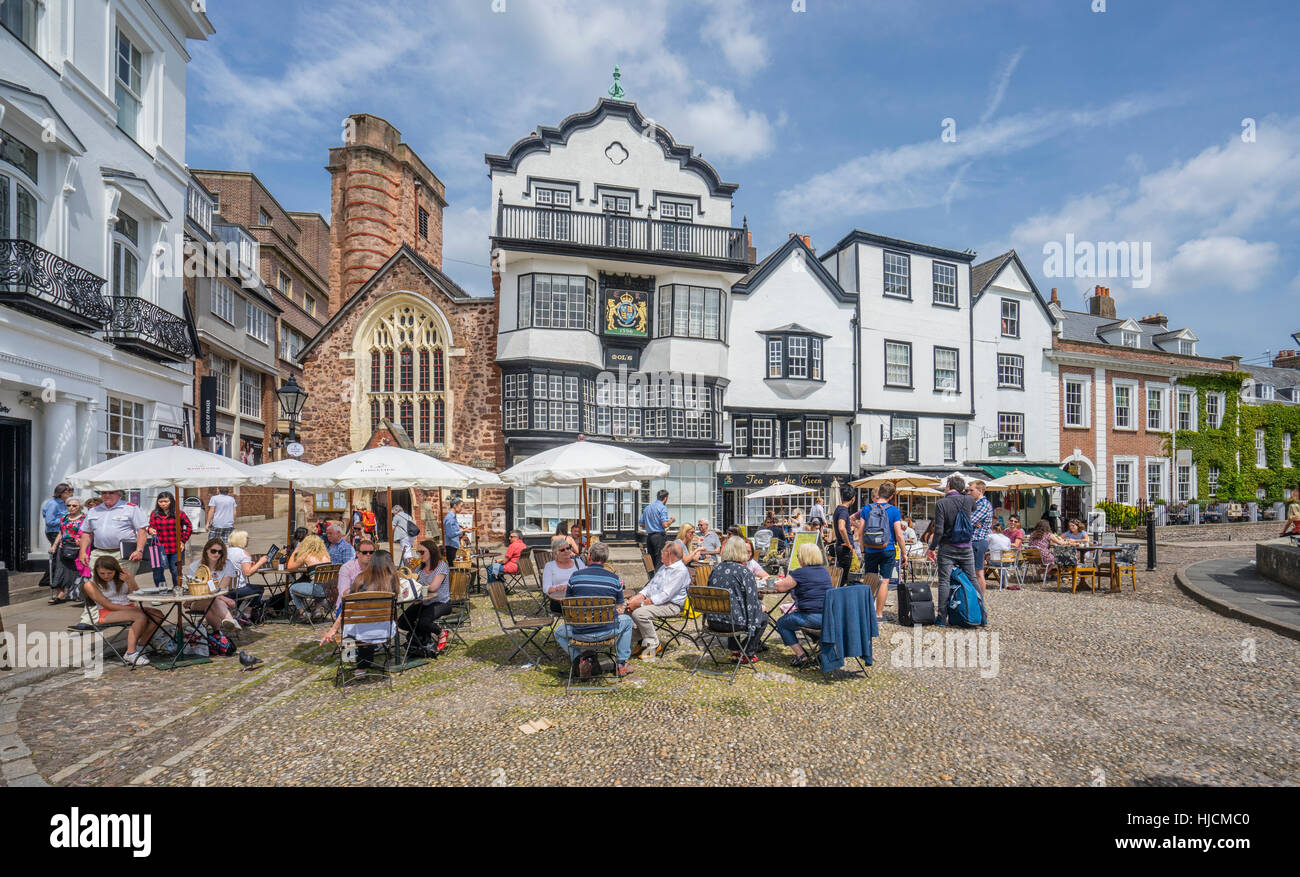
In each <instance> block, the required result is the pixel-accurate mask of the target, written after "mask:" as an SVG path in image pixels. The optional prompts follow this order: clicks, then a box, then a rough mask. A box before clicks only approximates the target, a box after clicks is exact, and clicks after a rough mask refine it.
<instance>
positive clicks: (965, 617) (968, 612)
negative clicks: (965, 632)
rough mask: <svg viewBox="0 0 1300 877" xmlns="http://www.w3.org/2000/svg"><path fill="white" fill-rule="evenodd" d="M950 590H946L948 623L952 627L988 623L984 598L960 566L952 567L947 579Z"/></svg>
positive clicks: (980, 625)
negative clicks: (949, 576) (950, 575)
mask: <svg viewBox="0 0 1300 877" xmlns="http://www.w3.org/2000/svg"><path fill="white" fill-rule="evenodd" d="M949 581H950V582H951V586H952V590H950V591H949V592H948V623H949V624H950V625H952V626H953V627H983V626H984V625H986V624H988V613H986V612H985V611H984V599H983V598H982V597H980V592H979V588H977V587H975V583H974V582H972V581H971V580H970V579H969V578H968V577H967V575H966V573H965V571H964V570H962V569H961V568H959V567H958V568H954V569H953V571H952V577H951V578H950V579H949Z"/></svg>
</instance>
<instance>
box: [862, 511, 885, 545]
mask: <svg viewBox="0 0 1300 877" xmlns="http://www.w3.org/2000/svg"><path fill="white" fill-rule="evenodd" d="M890 529H891V527H890V526H889V505H888V504H886V503H883V502H873V503H872V504H871V511H869V512H867V522H866V526H865V527H863V530H862V545H863V547H865V548H869V549H872V550H875V551H884V550H885V547H886V546H888V545H889V542H890V535H891V534H890V532H889V531H890Z"/></svg>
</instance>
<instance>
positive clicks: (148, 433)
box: [0, 0, 213, 564]
mask: <svg viewBox="0 0 1300 877" xmlns="http://www.w3.org/2000/svg"><path fill="white" fill-rule="evenodd" d="M27 10H34V11H35V16H34V18H27V17H24V18H23V19H22V20H21V23H20V25H19V30H20V31H21V32H20V33H14V32H10V31H9V30H7V29H4V28H0V80H4V81H3V82H0V129H2V130H3V131H4V136H5V137H6V139H7V140H12V141H14V144H20V145H21V146H18V145H11V146H9V147H7V149H6V153H7V154H8V155H15V154H19V155H23V156H26V157H28V158H27V160H25V161H23V163H22V164H23V166H22V167H20V166H18V165H17V164H16V163H15V162H13V161H0V185H4V186H6V187H7V188H8V190H9V191H8V194H9V198H8V202H9V204H10V205H11V210H12V208H13V205H14V204H15V202H16V200H17V198H18V195H19V193H20V192H21V193H22V198H23V199H24V203H25V204H30V203H31V200H28V199H32V200H34V211H33V210H31V209H29V210H28V212H27V213H26V214H25V215H24V216H22V217H18V216H16V215H15V214H14V213H12V212H11V213H10V215H9V216H7V217H6V220H5V222H3V223H0V238H5V239H10V240H16V239H22V240H25V241H30V242H31V243H33V244H35V245H36V246H38V247H40V248H42V249H43V250H45V251H48V253H49V254H52V256H53V257H57V259H61V260H64V261H66V262H68V263H72V264H73V265H75V266H76V267H78V268H80V269H83V270H84V271H87V272H90V273H91V274H94V275H97V276H98V277H99V278H103V279H104V280H105V281H106V283H105V285H104V287H103V289H102V294H103V295H104V296H112V295H115V294H116V295H120V296H133V297H137V298H139V299H143V300H144V301H145V302H148V303H152V305H156V306H158V307H159V308H161V309H162V311H165V312H166V313H167V314H169V315H173V316H174V317H175V318H177V319H181V320H182V321H183V318H182V317H181V315H182V313H183V289H182V281H181V278H180V277H176V276H166V274H165V273H164V272H162V271H158V270H154V269H153V258H152V257H153V254H154V253H155V252H157V251H158V249H159V248H160V247H161V248H162V249H163V252H164V254H165V255H166V256H167V257H168V263H169V264H170V255H171V253H172V250H173V248H174V247H178V246H180V242H181V240H182V236H183V230H184V222H185V209H186V189H187V185H188V181H189V175H188V172H187V170H186V168H185V136H186V131H185V75H186V64H187V63H188V61H189V55H188V53H187V51H186V45H185V44H186V41H187V40H189V39H206V37H207V35H208V34H211V33H212V32H213V29H212V25H211V24H210V23H209V22H208V20H207V18H206V16H205V15H204V14H203V12H202V11H196V7H195V6H194V5H192V4H190V3H189V2H182V0H107V2H97V3H86V2H81V0H76V2H74V0H40V2H37V3H35V4H34V5H31V6H27V7H25V9H24V16H25V15H26V11H27ZM119 54H121V55H122V57H123V58H124V59H125V60H124V61H123V64H122V65H121V66H119V64H118V60H119ZM119 73H121V74H122V75H123V76H124V77H125V79H126V90H123V89H121V88H119V82H118V74H119ZM128 129H134V132H133V134H130V133H127V130H128ZM33 170H34V173H32V171H33ZM131 238H134V240H131ZM23 246H26V245H25V244H24V245H23ZM10 252H17V251H16V250H11V251H10ZM124 254H126V255H124ZM10 258H12V256H11V257H10ZM41 258H42V259H44V258H47V257H44V256H42V257H41ZM126 261H132V262H134V266H135V270H134V272H132V271H131V270H130V269H128V268H124V267H123V266H124V265H125V264H126ZM4 288H7V289H9V290H10V291H11V292H12V291H13V290H14V289H16V288H17V287H4ZM164 319H170V318H167V317H164ZM106 338H107V336H106V334H105V332H104V331H97V332H93V333H92V332H89V331H77V330H75V329H72V328H67V327H66V326H64V325H60V324H59V323H57V322H54V321H51V320H47V319H44V318H42V317H40V316H36V315H33V314H30V313H28V312H25V311H22V310H18V309H15V308H12V307H5V306H0V405H2V406H3V408H4V409H7V410H0V421H3V422H4V423H5V424H7V426H6V427H5V429H6V430H7V431H6V433H5V441H10V440H14V439H13V437H14V435H15V434H16V432H21V433H23V434H25V435H26V436H28V437H29V440H30V448H31V469H30V485H29V489H28V490H27V491H25V493H26V495H25V496H7V497H3V498H0V499H2V500H3V501H4V502H6V503H7V504H8V505H7V507H8V508H10V509H11V510H12V509H21V510H22V512H21V515H22V518H23V521H24V525H23V527H22V529H23V530H24V531H25V532H24V533H23V534H22V538H21V539H19V540H18V541H21V542H25V543H26V551H25V552H23V551H17V550H15V549H14V546H7V548H6V550H7V552H8V553H9V558H8V562H9V563H11V564H14V563H15V562H21V560H22V559H23V558H22V557H19V556H17V555H18V554H24V555H26V556H27V557H29V558H30V559H32V560H40V559H42V558H44V557H46V556H47V555H46V553H45V549H44V546H45V537H44V526H43V524H42V523H41V521H40V517H39V510H40V506H41V503H43V502H44V500H45V499H46V498H48V497H49V495H50V491H51V489H52V488H53V486H54V485H55V484H56V483H57V482H58V481H60V480H61V479H62V478H63V477H64V476H66V475H67V474H69V473H71V472H73V471H75V470H76V469H78V468H82V467H84V466H87V465H90V464H92V463H95V462H97V461H99V460H102V459H104V458H105V457H106V456H107V455H108V454H109V453H110V450H111V447H119V446H123V443H125V446H127V447H140V448H148V447H155V446H158V445H160V444H165V443H167V442H168V441H170V439H166V438H160V432H159V428H160V427H165V428H169V431H170V429H174V428H179V429H183V427H184V424H185V419H186V418H185V406H186V405H187V404H191V403H192V394H193V391H192V386H193V368H192V365H191V364H190V363H189V362H172V363H168V362H159V361H155V360H153V359H150V358H146V357H145V356H141V355H138V354H136V353H132V352H128V350H127V349H125V348H124V346H123V345H122V344H120V343H117V344H115V343H112V342H110V341H109V340H105V339H106ZM137 406H138V407H137ZM124 410H125V411H127V412H128V415H129V416H128V417H127V419H126V420H123V419H122V417H121V412H122V411H124ZM112 412H116V413H112ZM124 429H125V430H126V432H125V433H124V432H123V430H124ZM18 440H21V441H27V440H28V439H18ZM7 532H9V533H10V536H13V534H14V533H17V532H18V531H17V530H13V531H9V530H7ZM6 538H9V537H6ZM14 538H17V537H14ZM19 548H21V546H19Z"/></svg>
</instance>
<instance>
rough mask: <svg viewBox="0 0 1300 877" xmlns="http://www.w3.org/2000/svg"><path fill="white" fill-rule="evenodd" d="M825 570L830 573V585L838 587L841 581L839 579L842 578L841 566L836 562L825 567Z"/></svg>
mask: <svg viewBox="0 0 1300 877" xmlns="http://www.w3.org/2000/svg"><path fill="white" fill-rule="evenodd" d="M826 570H827V572H829V573H830V574H831V587H832V588H838V587H839V586H840V583H841V582H840V580H841V579H843V578H844V570H843V568H842V567H840V566H839V565H838V564H836V565H834V566H829V567H827V568H826Z"/></svg>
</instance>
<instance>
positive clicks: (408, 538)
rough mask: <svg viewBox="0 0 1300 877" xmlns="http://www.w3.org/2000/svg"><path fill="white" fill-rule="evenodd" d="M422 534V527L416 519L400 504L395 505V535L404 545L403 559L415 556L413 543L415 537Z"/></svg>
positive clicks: (404, 560)
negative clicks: (412, 547) (417, 523)
mask: <svg viewBox="0 0 1300 877" xmlns="http://www.w3.org/2000/svg"><path fill="white" fill-rule="evenodd" d="M419 535H420V528H419V526H417V525H416V523H415V520H414V519H413V518H412V517H411V516H410V515H408V514H407V513H406V511H405V510H404V509H403V508H402V507H401V506H400V505H394V506H393V536H394V537H396V538H397V541H398V543H399V544H400V545H401V546H402V553H401V561H402V562H403V563H405V562H406V560H407V558H409V557H412V556H414V551H413V550H412V549H411V545H412V544H414V542H415V537H416V536H419Z"/></svg>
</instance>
